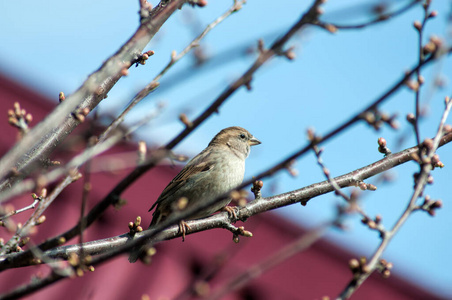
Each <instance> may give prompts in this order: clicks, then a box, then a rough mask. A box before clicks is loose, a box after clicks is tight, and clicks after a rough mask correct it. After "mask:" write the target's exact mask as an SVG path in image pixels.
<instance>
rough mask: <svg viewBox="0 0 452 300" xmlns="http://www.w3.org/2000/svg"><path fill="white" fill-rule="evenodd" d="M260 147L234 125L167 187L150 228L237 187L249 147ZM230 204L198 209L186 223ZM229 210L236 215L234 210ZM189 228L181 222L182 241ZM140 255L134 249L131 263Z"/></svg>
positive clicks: (247, 134)
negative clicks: (181, 211)
mask: <svg viewBox="0 0 452 300" xmlns="http://www.w3.org/2000/svg"><path fill="white" fill-rule="evenodd" d="M259 144H261V142H260V141H259V140H258V139H257V138H255V137H254V136H253V135H252V134H251V133H250V132H249V131H248V130H246V129H244V128H242V127H238V126H233V127H228V128H225V129H223V130H221V131H220V132H219V133H218V134H217V135H215V136H214V138H213V139H212V140H211V141H210V143H209V144H208V146H207V147H206V148H205V149H204V150H202V151H201V152H200V153H199V154H198V155H196V156H195V157H194V158H192V159H191V160H190V161H189V162H188V163H187V164H186V165H185V167H184V168H183V169H182V170H181V171H180V172H179V174H177V175H176V177H174V178H173V180H171V182H170V183H169V184H168V185H167V186H166V187H165V189H164V190H163V192H162V193H161V194H160V196H159V197H158V199H157V201H156V202H155V203H154V204H153V205H152V207H151V208H150V209H149V211H151V210H153V209H154V208H155V211H154V213H153V214H152V221H151V224H150V225H149V228H152V227H153V226H155V225H157V224H159V223H160V222H163V221H164V220H165V219H166V218H168V217H169V216H171V215H172V214H175V213H177V212H180V210H181V206H182V207H183V209H189V208H191V207H195V206H199V205H200V204H203V203H206V202H208V201H212V200H213V199H216V198H219V197H221V196H223V195H224V194H225V193H227V192H229V191H231V190H233V189H234V188H236V187H238V186H239V185H240V184H241V183H242V181H243V177H244V175H245V159H246V158H247V157H248V156H249V154H250V148H251V146H255V145H259ZM230 201H231V199H230V198H225V199H221V200H219V201H216V202H214V203H213V204H212V205H210V206H207V207H205V208H202V209H200V210H198V211H197V212H195V213H194V214H193V215H191V216H190V217H189V218H187V220H194V219H200V218H204V217H208V216H210V215H211V214H213V213H215V212H217V211H219V210H222V209H224V208H225V207H226V206H227V205H228V204H229V202H230ZM227 211H228V212H229V213H231V212H232V213H233V211H232V210H227ZM233 214H234V213H233ZM189 229H190V227H189V226H188V225H187V224H186V223H185V221H181V222H180V224H179V230H180V232H181V233H182V240H184V239H185V233H186V231H187V230H189ZM140 253H141V250H137V249H133V250H132V251H131V254H130V256H129V261H130V262H135V261H136V260H137V259H138V257H139V256H140Z"/></svg>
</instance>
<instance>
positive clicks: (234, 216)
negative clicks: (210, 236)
mask: <svg viewBox="0 0 452 300" xmlns="http://www.w3.org/2000/svg"><path fill="white" fill-rule="evenodd" d="M236 209H237V206H225V207H224V208H223V209H222V211H225V212H227V213H228V215H229V218H232V219H233V221H234V222H235V221H237V220H238V218H237V213H236Z"/></svg>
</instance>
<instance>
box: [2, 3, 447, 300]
mask: <svg viewBox="0 0 452 300" xmlns="http://www.w3.org/2000/svg"><path fill="white" fill-rule="evenodd" d="M231 2H232V1H211V3H209V4H208V6H206V7H205V8H203V9H199V8H197V9H191V8H189V7H184V9H183V10H182V11H179V12H177V13H176V15H174V16H173V17H172V18H171V19H170V20H169V21H168V23H167V24H166V25H165V26H164V27H163V29H162V30H161V32H160V33H159V34H158V35H157V36H156V39H155V41H153V42H151V44H150V45H149V46H148V47H147V49H146V50H149V49H152V50H154V51H155V52H156V54H155V55H154V56H153V57H151V58H150V59H149V61H148V63H147V64H146V65H145V66H140V67H138V68H131V70H130V76H128V77H127V78H124V79H121V81H120V82H119V84H118V85H116V86H115V87H114V88H113V90H112V91H111V92H110V94H109V97H108V98H107V99H106V100H105V101H104V102H103V103H102V104H101V106H100V108H99V110H100V112H104V113H115V112H117V111H118V110H120V109H121V108H122V107H123V106H124V105H125V104H126V103H127V102H128V101H129V100H130V99H131V98H132V97H133V95H134V94H135V93H136V92H137V91H138V90H139V89H140V88H142V87H143V86H144V85H146V84H147V83H148V82H149V81H150V80H152V78H153V77H154V76H155V75H156V74H157V73H158V72H159V71H160V70H161V68H162V67H163V66H164V64H166V63H167V62H168V59H169V55H170V52H171V51H172V50H176V51H178V52H179V51H181V50H182V49H183V48H184V47H185V46H186V45H187V44H188V43H189V42H190V40H191V39H193V38H194V34H195V33H194V32H200V31H201V30H202V29H203V28H204V27H205V26H206V25H207V24H208V23H209V22H211V21H212V20H213V19H214V18H216V16H218V15H220V14H221V13H223V12H224V11H225V10H226V9H227V8H228V7H229V6H230V4H231ZM406 2H407V1H393V2H391V1H386V3H392V4H394V6H393V7H394V8H396V7H400V6H401V5H403V4H404V3H406ZM310 3H311V1H284V0H282V1H280V3H279V4H278V5H277V6H275V4H274V1H269V0H259V1H252V0H250V1H249V2H248V3H247V4H246V5H245V6H244V7H243V9H242V10H241V11H240V12H239V13H237V14H234V15H233V16H231V17H230V18H229V19H228V20H226V21H225V22H224V23H223V24H221V25H219V27H217V28H216V29H215V30H214V31H213V32H212V33H210V34H209V35H208V36H207V37H206V39H205V40H204V44H203V47H204V49H205V51H206V52H207V53H208V55H211V56H212V57H213V61H212V65H207V66H206V68H205V69H202V70H200V71H198V72H197V74H196V76H194V77H193V78H190V79H187V80H184V81H182V83H181V84H179V85H178V86H177V88H173V89H169V88H168V89H166V88H165V87H166V86H169V85H170V84H171V83H174V82H175V81H176V82H179V81H181V77H182V78H184V74H186V73H184V72H186V71H187V70H188V68H189V66H190V65H191V63H192V60H191V59H190V58H189V57H187V59H186V60H184V61H181V62H180V64H178V65H177V66H175V68H174V69H172V70H171V71H170V72H169V73H168V74H167V76H166V77H165V78H164V79H162V81H161V90H160V91H159V92H157V93H155V94H152V95H151V96H150V97H148V98H147V99H146V100H145V101H144V102H143V103H141V104H140V105H139V106H138V108H137V109H136V110H134V111H132V113H131V114H130V115H129V116H128V118H127V121H128V122H129V123H130V122H134V121H136V120H138V119H139V118H140V117H142V116H143V115H145V114H146V113H148V112H150V111H152V110H153V109H154V108H155V106H156V104H157V103H159V102H164V103H166V107H165V109H164V111H163V113H162V114H161V115H160V117H159V119H157V120H155V121H153V122H151V123H150V124H149V126H146V128H145V129H144V130H142V131H141V132H140V133H139V136H140V138H144V139H147V140H148V141H149V142H151V143H164V142H166V141H168V140H170V139H171V138H172V137H173V136H174V135H175V134H177V133H178V132H179V131H180V130H181V129H182V128H183V127H182V124H180V122H179V121H178V120H177V116H178V114H179V113H180V112H186V113H187V114H188V115H189V117H191V118H194V117H196V116H197V114H198V113H199V112H200V111H202V109H203V108H205V107H207V106H208V105H209V103H211V102H212V100H213V99H215V97H216V96H218V95H219V94H220V92H221V91H222V90H223V89H224V88H225V87H226V86H227V84H229V83H230V82H231V81H232V80H233V79H235V78H237V77H238V76H240V75H241V74H242V73H243V72H244V71H245V70H246V69H247V68H248V67H249V65H250V64H251V62H252V59H253V56H249V55H248V56H247V55H243V54H242V51H243V50H245V49H246V48H247V47H249V46H255V45H256V41H257V39H258V38H264V41H265V43H266V44H267V45H268V44H270V43H271V42H272V41H273V40H274V39H275V38H276V37H277V36H278V35H280V34H281V33H282V32H284V29H286V28H288V27H289V26H290V25H291V24H293V23H294V22H295V21H296V20H297V19H298V18H299V17H300V15H301V13H302V12H303V11H304V10H305V8H306V7H307V5H308V4H310ZM370 3H376V1H364V0H362V1H330V2H329V3H328V4H326V5H325V6H324V10H325V12H326V13H325V15H324V19H325V20H329V21H334V22H337V23H340V24H355V23H359V22H362V21H365V20H367V19H369V18H370V17H371V16H372V15H371V14H370V13H369V10H370V8H371V4H370ZM153 4H155V1H154V2H153ZM432 7H433V9H436V10H438V12H439V14H438V17H437V18H436V19H434V20H432V21H430V22H429V23H428V25H427V29H426V34H425V39H427V38H428V37H429V36H430V35H432V34H434V35H437V36H440V37H442V38H444V39H445V40H446V43H448V44H449V42H450V40H447V39H448V38H450V37H449V36H448V35H447V33H448V31H450V24H448V23H447V16H448V14H449V13H450V9H451V8H450V3H449V1H446V0H437V1H433V5H432ZM137 11H138V1H104V0H98V1H86V0H80V1H75V2H65V1H54V0H52V1H51V0H49V1H46V2H45V3H42V2H29V3H27V4H26V5H25V6H24V4H23V3H21V2H18V1H2V2H1V3H0V28H2V30H1V31H0V40H1V41H2V42H1V44H0V71H1V72H4V73H7V74H10V75H11V76H12V77H14V78H17V79H18V80H21V81H24V82H25V83H27V84H29V85H30V86H32V87H34V88H36V89H38V90H39V91H40V92H41V93H43V94H46V95H48V96H50V97H52V98H54V99H55V100H57V98H58V93H59V92H60V91H64V92H65V93H66V94H70V93H71V92H72V91H74V90H75V89H76V88H77V87H79V86H80V85H81V84H82V82H83V81H84V80H85V79H86V77H87V76H88V75H89V74H90V73H91V72H93V71H94V70H96V69H97V68H98V67H99V66H100V64H101V63H102V62H103V61H104V60H105V59H106V58H107V57H108V56H109V55H111V54H112V53H114V52H115V51H116V50H117V49H118V47H119V46H120V45H121V44H122V43H124V42H125V41H126V40H127V39H128V38H129V37H130V35H131V34H132V33H133V32H134V30H135V29H136V27H137V26H138V15H137ZM421 17H422V9H421V8H420V7H416V8H414V9H411V10H410V11H409V12H408V13H405V14H404V15H402V16H399V17H397V18H395V19H393V20H391V21H389V22H387V23H381V24H378V25H375V26H372V27H369V28H366V29H362V30H346V31H345V30H344V31H339V32H337V33H336V34H330V33H327V32H324V31H323V30H320V29H318V28H310V29H308V30H305V31H303V33H302V34H301V35H300V36H298V37H297V38H296V39H294V40H293V41H291V42H290V45H293V46H295V51H296V53H297V59H296V60H295V61H287V60H286V59H284V58H275V59H273V60H272V61H271V62H270V63H269V64H268V65H266V66H265V67H264V68H262V69H261V70H259V71H258V73H257V74H256V75H255V77H254V80H253V82H252V87H253V90H252V91H251V92H248V91H246V90H245V89H241V90H239V91H238V92H237V93H235V94H234V95H233V96H232V97H231V98H230V99H229V100H228V101H227V103H226V104H225V105H223V106H222V107H221V109H220V113H219V114H218V115H215V116H213V117H211V118H210V119H208V121H207V122H206V123H205V124H203V125H202V126H201V127H200V128H199V129H197V130H196V131H195V132H194V133H193V134H191V135H190V137H189V138H188V139H186V140H185V141H184V142H183V143H181V144H180V145H179V146H178V147H177V149H176V150H178V151H181V152H185V153H189V154H196V153H197V152H199V151H200V150H201V149H203V148H204V147H205V146H206V144H207V143H208V142H209V140H210V139H211V137H212V136H213V135H214V134H216V133H217V132H218V131H219V130H220V129H222V128H224V127H228V126H231V125H239V126H242V127H245V128H247V129H248V130H249V131H251V132H252V133H253V134H254V135H255V136H256V137H258V138H259V139H260V140H261V141H262V142H263V144H262V145H260V146H258V147H255V148H253V151H252V153H251V156H250V158H249V159H248V161H247V171H246V177H247V178H249V177H250V176H252V175H253V174H256V173H258V172H260V171H263V170H265V169H267V168H268V167H270V166H272V165H274V164H275V163H277V162H278V161H279V160H280V159H281V158H284V157H286V156H288V155H289V154H292V153H293V152H294V151H296V150H297V149H299V148H300V147H302V146H304V145H305V144H306V129H307V128H309V127H312V128H315V130H316V132H318V133H319V134H322V133H326V132H327V131H329V130H331V129H333V128H334V127H335V126H337V125H339V124H341V123H342V122H344V121H345V120H347V119H348V118H349V117H350V116H352V115H353V114H355V113H356V112H358V111H360V110H361V109H362V108H364V107H365V106H367V105H368V103H370V102H371V101H373V100H374V99H376V98H377V97H378V96H380V95H381V94H382V93H383V92H384V91H386V90H387V89H388V88H389V87H390V86H391V85H392V84H393V83H394V82H395V81H396V80H398V79H400V78H401V76H402V74H403V72H404V71H405V70H407V69H409V68H411V67H412V66H414V65H415V63H416V61H417V55H418V54H417V48H416V47H417V46H416V45H417V39H418V37H417V33H416V31H415V30H414V29H413V26H412V23H413V21H415V20H420V19H421ZM188 19H194V20H197V22H199V24H198V25H197V26H189V25H188V23H187V20H188ZM450 70H451V62H450V59H448V60H447V59H444V60H442V61H440V62H438V63H436V64H435V65H432V66H430V67H428V68H426V69H425V70H423V75H424V77H425V78H426V79H427V80H426V84H425V87H424V89H423V91H422V93H421V96H422V102H423V103H426V102H428V103H429V104H430V107H429V114H428V116H427V118H426V119H424V120H423V121H422V123H421V137H422V138H426V137H431V136H433V135H434V134H435V132H436V129H437V126H438V122H439V117H440V116H441V114H442V110H443V108H444V105H443V99H444V96H445V95H448V94H449V95H450V84H449V81H450V79H449V76H450V75H451V74H450V73H451V71H450ZM181 74H182V75H181ZM438 74H440V75H441V76H442V78H444V79H445V83H446V85H445V87H444V88H443V89H440V90H435V93H433V94H431V93H430V92H429V91H430V90H432V87H433V83H432V82H433V79H434V78H435V76H436V75H438ZM184 79H185V78H184ZM413 103H414V95H413V93H412V92H410V91H409V90H408V89H406V88H403V89H401V90H400V91H399V92H397V93H396V94H395V95H394V96H392V97H391V98H390V100H389V101H387V102H386V103H385V104H384V105H383V106H382V107H381V109H382V110H384V111H386V112H388V113H390V114H392V113H397V114H398V116H399V117H398V120H399V123H400V128H401V129H400V130H398V131H394V130H392V129H390V128H386V127H385V128H383V129H382V130H381V131H379V132H375V131H374V130H373V129H371V128H369V127H368V126H366V125H365V124H358V125H355V126H354V127H352V128H350V129H348V130H347V131H345V132H344V133H342V134H341V135H339V136H338V137H336V138H335V139H333V140H331V141H330V142H328V143H326V144H325V145H324V147H325V150H324V154H323V160H324V162H325V164H326V165H327V167H328V168H329V169H330V171H331V174H332V175H334V176H336V175H341V174H344V173H347V172H350V171H352V170H354V169H356V168H358V167H361V166H364V165H367V164H369V163H372V162H374V161H376V160H379V159H380V158H382V155H381V154H380V153H378V151H377V139H378V137H380V136H383V137H385V138H386V139H387V140H388V142H389V144H388V145H389V147H390V148H391V150H393V151H397V146H396V140H397V139H398V138H399V137H400V136H402V135H403V134H406V133H407V132H409V133H410V135H409V138H408V139H407V141H406V142H405V144H404V145H403V147H404V148H406V147H411V146H413V145H414V139H413V137H412V135H411V131H409V125H408V124H407V122H406V121H405V115H406V114H407V113H409V112H413V107H414V104H413ZM194 105H196V107H195V108H194V107H193V106H194ZM449 123H450V121H449ZM399 150H400V149H399ZM438 153H439V154H440V156H441V159H442V161H443V162H444V164H445V165H446V168H444V169H441V170H435V171H434V173H433V176H434V178H435V184H434V185H432V186H429V187H427V189H426V194H429V195H431V197H432V198H433V199H442V200H443V202H444V208H442V209H441V210H439V211H438V212H437V216H435V217H434V218H431V217H430V216H428V215H427V214H425V213H416V214H414V215H413V216H412V217H411V218H410V220H409V221H408V222H407V224H406V225H405V226H404V227H403V228H402V230H401V231H400V233H399V234H398V235H397V237H396V238H395V239H394V240H393V241H392V242H391V245H390V246H389V247H388V249H387V251H386V253H385V255H384V257H385V258H386V259H387V260H389V261H392V262H393V263H394V264H395V267H394V272H396V273H398V274H402V275H404V276H407V277H408V278H409V279H411V280H414V281H415V282H418V283H419V284H421V285H424V286H426V287H427V288H431V289H432V290H433V291H435V292H438V293H442V294H444V295H448V296H449V297H452V290H451V289H450V288H449V286H450V284H451V283H452V273H451V272H450V269H451V268H452V258H451V257H450V249H451V240H452V239H451V238H452V234H451V232H450V230H449V229H450V228H451V227H452V218H451V217H450V216H451V215H452V205H450V200H451V197H450V192H449V191H448V190H447V189H446V188H447V186H448V184H449V183H450V178H451V175H452V173H451V171H450V167H449V166H450V165H451V164H452V155H451V153H452V152H451V150H450V146H448V147H446V148H444V149H440V150H439V151H438ZM296 168H297V169H298V171H299V173H300V175H299V176H298V177H296V178H293V177H290V176H289V175H288V174H287V172H281V173H279V174H277V175H276V176H274V177H273V178H271V179H267V180H266V181H265V182H264V183H265V186H266V189H265V191H264V192H265V196H270V195H272V194H274V193H280V192H285V191H289V190H293V189H297V188H301V187H303V186H306V185H309V184H312V183H315V182H318V181H322V180H324V177H323V174H322V172H321V170H320V168H319V167H318V166H317V164H316V161H315V158H314V155H312V154H309V155H307V156H304V157H302V158H301V159H299V160H298V161H297V163H296ZM416 170H417V166H416V165H415V164H414V163H407V164H405V165H403V166H400V167H397V168H396V169H394V170H391V171H390V174H391V175H392V176H394V177H395V178H396V179H397V180H396V181H395V182H393V183H389V184H385V185H378V190H377V191H376V192H366V193H365V194H364V195H365V197H364V198H363V200H362V201H363V202H362V205H363V207H364V209H365V210H366V212H367V213H368V214H369V215H375V214H381V215H382V216H383V224H384V225H385V226H386V227H387V228H389V227H391V226H392V225H393V224H394V222H395V221H396V220H397V218H398V217H399V216H400V215H401V213H402V211H403V209H404V208H405V206H406V204H407V202H408V199H409V197H410V195H411V192H412V186H413V180H412V174H413V172H415V171H416ZM370 182H372V181H370ZM337 203H341V199H339V198H336V197H335V196H334V195H332V194H329V195H325V196H322V197H319V198H316V199H315V200H313V201H311V202H310V203H309V205H308V206H306V207H301V206H300V205H294V206H290V207H286V208H283V209H280V210H279V212H280V213H281V214H283V215H285V216H287V217H288V218H290V219H292V220H294V221H295V222H300V223H302V224H304V225H305V226H308V227H311V226H315V225H316V224H320V223H322V222H324V221H325V220H329V219H331V218H332V217H333V216H334V211H335V210H334V207H335V205H336V204H337ZM347 224H348V225H349V228H350V229H349V230H347V231H346V232H339V231H336V230H331V231H330V233H329V238H331V239H332V240H334V241H337V242H338V243H340V244H341V245H343V246H345V247H348V248H350V249H351V250H352V251H354V252H356V253H357V255H359V256H361V255H370V254H371V253H372V251H374V250H375V248H376V246H377V245H378V242H379V239H378V236H377V234H376V233H374V232H369V230H368V229H366V228H365V227H364V226H362V225H361V224H360V222H359V218H358V217H351V218H350V219H349V221H348V223H347Z"/></svg>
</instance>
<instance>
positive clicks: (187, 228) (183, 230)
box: [179, 220, 191, 242]
mask: <svg viewBox="0 0 452 300" xmlns="http://www.w3.org/2000/svg"><path fill="white" fill-rule="evenodd" d="M190 229H191V228H190V226H188V224H187V223H186V222H185V221H184V220H182V221H180V222H179V233H181V234H182V242H185V234H186V233H187V232H189V231H190Z"/></svg>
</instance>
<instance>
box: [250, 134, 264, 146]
mask: <svg viewBox="0 0 452 300" xmlns="http://www.w3.org/2000/svg"><path fill="white" fill-rule="evenodd" d="M248 144H249V145H250V146H255V145H259V144H262V143H261V141H259V140H258V139H256V138H255V137H254V136H253V137H252V138H250V139H249V141H248Z"/></svg>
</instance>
